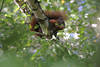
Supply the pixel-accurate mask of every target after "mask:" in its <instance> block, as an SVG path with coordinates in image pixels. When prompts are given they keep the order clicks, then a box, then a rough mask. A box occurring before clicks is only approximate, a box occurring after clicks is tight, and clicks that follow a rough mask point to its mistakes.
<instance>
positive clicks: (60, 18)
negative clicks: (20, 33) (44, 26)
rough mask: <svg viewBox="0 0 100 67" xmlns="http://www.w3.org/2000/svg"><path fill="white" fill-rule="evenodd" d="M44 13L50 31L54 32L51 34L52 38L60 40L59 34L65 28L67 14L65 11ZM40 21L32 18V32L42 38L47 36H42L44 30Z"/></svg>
mask: <svg viewBox="0 0 100 67" xmlns="http://www.w3.org/2000/svg"><path fill="white" fill-rule="evenodd" d="M44 13H45V15H46V16H47V18H48V21H49V24H50V29H51V31H52V32H51V34H50V38H52V35H54V36H55V37H56V38H58V37H57V32H58V31H59V30H63V29H64V28H65V22H64V20H65V19H66V16H65V12H64V11H45V12H44ZM38 21H39V20H38V19H37V18H36V17H35V16H32V21H31V22H30V25H31V28H30V30H31V31H34V32H37V33H36V34H35V35H36V36H39V37H41V38H42V37H43V36H45V35H44V34H42V30H41V27H40V25H39V23H38ZM46 37H47V38H48V36H46Z"/></svg>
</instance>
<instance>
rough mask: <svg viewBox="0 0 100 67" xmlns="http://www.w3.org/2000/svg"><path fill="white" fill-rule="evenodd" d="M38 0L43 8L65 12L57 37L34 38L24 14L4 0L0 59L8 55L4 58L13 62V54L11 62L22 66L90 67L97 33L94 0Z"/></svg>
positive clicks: (0, 24)
mask: <svg viewBox="0 0 100 67" xmlns="http://www.w3.org/2000/svg"><path fill="white" fill-rule="evenodd" d="M39 1H40V2H41V7H42V9H43V10H63V11H65V12H66V13H67V14H66V15H67V17H68V19H67V20H66V21H65V22H66V28H65V29H64V30H62V31H59V33H58V36H59V37H60V40H46V39H41V38H39V37H37V38H36V37H34V32H31V31H30V30H29V25H28V24H25V22H26V21H25V18H28V17H26V16H25V15H24V14H23V13H22V12H21V11H20V10H19V8H18V7H17V6H16V5H15V4H14V2H13V0H11V1H10V0H5V3H4V7H3V10H2V12H0V58H2V59H4V58H6V57H7V56H8V57H7V58H8V59H7V60H11V61H13V60H12V59H11V57H14V58H15V63H17V62H18V61H20V62H22V63H21V64H24V65H25V66H23V67H28V66H30V67H33V66H34V67H56V66H57V67H58V66H59V67H61V66H63V65H66V66H67V67H80V66H81V67H93V65H94V64H93V63H94V60H93V59H92V58H93V57H94V55H95V51H96V47H95V43H96V42H97V40H96V39H97V34H96V32H95V31H94V29H93V28H92V25H93V24H95V23H94V22H93V21H92V20H91V19H92V17H93V16H94V15H95V13H96V6H95V5H94V3H95V1H91V0H89V1H87V0H67V1H66V0H39ZM0 3H1V2H0ZM6 55H7V56H6ZM3 56H4V57H3ZM16 58H17V59H18V61H17V62H16ZM7 60H5V61H7ZM5 61H2V63H5ZM23 61H25V62H23ZM2 63H0V64H2ZM28 63H30V64H29V65H28ZM15 65H16V64H15ZM16 66H17V65H16ZM16 66H15V67H16ZM19 67H20V66H19ZM21 67H22V66H21ZM63 67H65V66H63Z"/></svg>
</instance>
